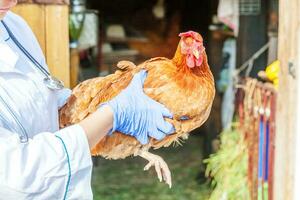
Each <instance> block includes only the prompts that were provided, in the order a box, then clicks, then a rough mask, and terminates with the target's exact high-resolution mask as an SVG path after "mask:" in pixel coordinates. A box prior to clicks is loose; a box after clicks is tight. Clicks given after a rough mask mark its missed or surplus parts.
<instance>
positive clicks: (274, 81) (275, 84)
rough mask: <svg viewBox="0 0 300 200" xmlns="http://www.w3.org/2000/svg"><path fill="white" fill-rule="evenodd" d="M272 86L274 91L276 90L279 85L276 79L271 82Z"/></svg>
mask: <svg viewBox="0 0 300 200" xmlns="http://www.w3.org/2000/svg"><path fill="white" fill-rule="evenodd" d="M273 85H274V87H275V88H276V89H277V88H278V85H279V79H278V78H276V79H274V80H273Z"/></svg>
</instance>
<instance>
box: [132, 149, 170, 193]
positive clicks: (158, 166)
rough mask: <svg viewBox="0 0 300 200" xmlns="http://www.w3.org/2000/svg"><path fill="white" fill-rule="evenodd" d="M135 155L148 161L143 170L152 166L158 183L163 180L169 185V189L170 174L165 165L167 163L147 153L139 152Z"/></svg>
mask: <svg viewBox="0 0 300 200" xmlns="http://www.w3.org/2000/svg"><path fill="white" fill-rule="evenodd" d="M137 155H139V156H141V157H143V158H145V159H146V160H148V161H149V163H148V164H147V165H146V166H145V167H144V170H145V171H146V170H149V169H150V167H152V166H154V167H155V171H156V173H157V177H158V179H159V181H160V182H161V181H162V180H164V181H165V182H166V184H168V185H169V187H170V188H171V187H172V178H171V172H170V169H169V167H168V165H167V163H166V162H165V161H164V160H163V159H162V158H161V157H160V156H157V155H154V154H152V153H149V152H148V151H143V150H140V151H139V152H138V153H137Z"/></svg>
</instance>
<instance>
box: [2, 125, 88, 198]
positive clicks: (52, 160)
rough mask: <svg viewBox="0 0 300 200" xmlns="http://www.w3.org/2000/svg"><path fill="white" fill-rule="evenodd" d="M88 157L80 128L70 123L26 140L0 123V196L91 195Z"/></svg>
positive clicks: (86, 196)
mask: <svg viewBox="0 0 300 200" xmlns="http://www.w3.org/2000/svg"><path fill="white" fill-rule="evenodd" d="M91 170H92V160H91V155H90V150H89V145H88V141H87V138H86V135H85V133H84V130H83V129H82V128H81V127H80V126H79V125H73V126H70V127H67V128H64V129H61V130H60V131H57V132H56V133H54V134H53V133H47V132H45V133H40V134H38V135H36V136H35V137H34V138H33V139H29V142H28V143H24V144H23V143H20V141H19V136H18V135H17V134H16V133H11V132H10V131H8V130H7V129H5V128H1V127H0V196H6V197H7V199H92V198H93V197H92V191H91V185H90V183H91Z"/></svg>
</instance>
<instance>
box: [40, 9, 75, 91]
mask: <svg viewBox="0 0 300 200" xmlns="http://www.w3.org/2000/svg"><path fill="white" fill-rule="evenodd" d="M68 14H69V10H68V6H67V5H47V6H45V24H46V30H47V31H46V58H47V63H48V66H49V68H50V70H51V72H52V73H53V74H54V75H55V76H57V77H58V78H59V79H61V80H63V81H64V83H65V86H66V87H70V52H69V27H68V24H69V23H68Z"/></svg>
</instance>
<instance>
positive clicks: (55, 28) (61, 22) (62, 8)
mask: <svg viewBox="0 0 300 200" xmlns="http://www.w3.org/2000/svg"><path fill="white" fill-rule="evenodd" d="M13 11H14V12H15V13H17V14H18V15H21V16H22V17H23V18H24V19H25V20H26V21H27V23H28V24H29V26H30V27H31V29H32V30H33V32H34V33H35V35H36V37H37V39H38V41H39V43H40V45H41V48H42V50H43V52H44V54H45V57H46V61H47V64H48V66H49V69H50V71H51V73H52V74H53V75H54V76H56V77H58V78H59V79H61V80H63V81H64V83H65V86H66V87H70V53H69V28H68V14H69V8H68V5H50V4H31V3H24V4H19V5H17V6H16V7H15V8H14V9H13Z"/></svg>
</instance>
